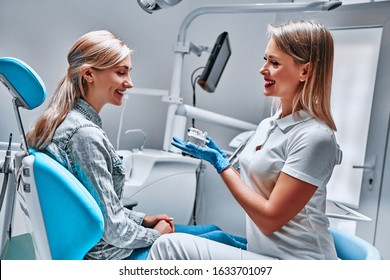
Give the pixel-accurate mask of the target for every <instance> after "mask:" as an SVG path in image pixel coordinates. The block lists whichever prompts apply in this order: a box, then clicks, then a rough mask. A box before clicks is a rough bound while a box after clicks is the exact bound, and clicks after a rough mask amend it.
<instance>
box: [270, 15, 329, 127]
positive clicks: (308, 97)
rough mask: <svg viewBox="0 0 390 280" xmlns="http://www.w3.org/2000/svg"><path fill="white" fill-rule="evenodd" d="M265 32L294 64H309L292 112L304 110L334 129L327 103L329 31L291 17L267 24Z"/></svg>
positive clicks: (318, 24) (313, 22) (319, 24)
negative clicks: (289, 19)
mask: <svg viewBox="0 0 390 280" xmlns="http://www.w3.org/2000/svg"><path fill="white" fill-rule="evenodd" d="M268 32H269V34H270V36H271V38H272V39H273V40H274V41H275V43H276V45H277V46H278V47H279V49H280V50H282V51H283V52H285V53H286V54H288V55H290V56H291V57H292V58H293V59H294V61H295V62H296V63H298V64H301V65H302V64H307V63H308V64H309V69H308V71H309V72H308V76H307V79H306V81H305V82H302V83H301V90H300V92H299V93H298V94H297V95H296V96H295V98H294V101H293V111H292V112H293V114H297V113H298V111H299V110H304V111H307V112H309V113H310V114H311V115H313V116H314V117H315V118H317V119H319V120H322V121H324V122H325V123H326V124H327V125H328V126H329V127H330V128H331V129H333V130H335V131H336V124H335V123H334V121H333V118H332V114H331V103H330V95H331V86H332V75H333V58H334V46H333V38H332V35H331V34H330V32H329V30H328V29H327V28H326V27H324V26H323V25H322V24H321V23H319V22H317V21H314V20H291V21H289V22H287V23H285V24H282V25H278V26H272V25H270V26H269V28H268ZM279 106H280V104H279Z"/></svg>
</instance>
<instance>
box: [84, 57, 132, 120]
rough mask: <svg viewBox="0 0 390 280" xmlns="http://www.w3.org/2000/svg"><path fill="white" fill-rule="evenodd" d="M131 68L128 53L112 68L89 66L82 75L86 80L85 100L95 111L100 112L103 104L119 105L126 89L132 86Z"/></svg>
mask: <svg viewBox="0 0 390 280" xmlns="http://www.w3.org/2000/svg"><path fill="white" fill-rule="evenodd" d="M131 69H132V64H131V57H130V55H129V56H127V57H126V58H125V59H124V60H123V61H121V62H120V63H119V64H118V65H117V66H115V67H113V68H109V69H104V70H99V69H95V68H90V69H89V70H88V71H86V74H85V75H84V78H85V80H86V81H87V92H86V101H87V102H88V103H89V104H91V106H92V107H94V109H95V110H96V111H97V112H100V110H101V109H102V108H103V106H104V105H105V104H113V105H117V106H119V105H121V104H122V98H123V96H124V92H125V91H126V89H128V88H132V87H133V83H132V80H131V77H130V72H131Z"/></svg>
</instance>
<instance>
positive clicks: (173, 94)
mask: <svg viewBox="0 0 390 280" xmlns="http://www.w3.org/2000/svg"><path fill="white" fill-rule="evenodd" d="M341 5H342V2H341V1H334V0H331V1H322V2H312V3H257V4H236V5H220V6H204V7H199V8H197V9H195V10H193V11H192V12H190V13H189V14H188V15H187V16H186V17H185V18H184V20H183V22H182V24H181V26H180V30H179V36H178V39H177V42H176V47H175V49H174V52H175V60H174V65H173V75H172V81H171V88H170V91H169V96H167V97H164V98H163V101H164V102H167V103H169V107H168V112H167V120H166V126H165V135H164V144H163V150H165V151H173V152H175V151H176V152H179V151H178V150H179V149H177V148H175V147H173V146H172V145H171V140H172V137H173V136H177V137H179V138H181V139H183V138H184V131H185V125H186V122H185V120H181V119H182V118H185V117H183V115H179V116H178V115H177V114H176V111H177V109H178V107H179V106H180V105H182V103H183V101H182V98H181V97H180V83H181V76H182V68H183V62H184V55H185V54H188V53H189V52H190V51H189V50H190V48H189V47H188V44H186V32H187V29H188V27H189V25H190V24H191V22H192V21H193V20H194V19H195V18H196V17H198V16H200V15H204V14H227V13H230V14H233V13H276V12H315V11H317V12H321V11H330V10H333V9H336V8H338V7H340V6H341ZM195 109H197V108H194V110H195ZM223 117H224V116H221V118H223ZM221 118H220V119H221ZM208 121H209V122H211V123H213V122H214V119H212V118H211V119H208ZM239 129H241V128H239ZM244 130H245V129H244ZM249 130H251V129H249Z"/></svg>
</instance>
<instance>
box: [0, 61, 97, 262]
mask: <svg viewBox="0 0 390 280" xmlns="http://www.w3.org/2000/svg"><path fill="white" fill-rule="evenodd" d="M0 81H1V82H2V83H3V84H4V85H5V86H6V87H7V88H8V90H9V91H10V93H11V94H12V96H13V106H14V111H15V114H16V118H17V123H18V126H19V132H20V134H21V136H22V141H23V145H24V147H23V148H24V151H22V152H19V153H18V154H17V155H15V164H14V170H13V173H14V174H15V176H16V181H17V182H18V185H17V191H16V192H17V194H16V197H17V200H18V202H19V204H18V203H9V204H10V205H14V204H15V206H17V205H19V206H20V207H21V209H22V212H23V213H24V215H25V217H24V218H25V221H26V223H27V224H28V226H27V228H29V229H31V236H30V237H31V238H30V240H32V243H33V246H34V250H35V252H34V257H35V259H62V260H63V259H69V260H78V259H83V258H84V256H85V254H86V253H87V252H88V250H90V249H91V248H92V247H93V246H94V245H95V244H96V243H97V242H98V241H99V240H100V239H101V237H102V235H103V230H104V219H103V214H102V212H101V210H100V208H99V206H98V204H97V202H96V201H95V199H94V198H93V197H92V196H91V194H90V193H89V192H88V191H87V189H86V188H85V187H84V186H83V185H82V184H81V183H80V182H79V181H78V180H77V179H76V177H74V176H73V174H71V173H70V172H69V171H68V170H67V169H66V168H64V167H63V166H62V165H61V164H59V163H58V162H57V161H55V160H54V159H52V158H51V157H49V156H48V155H46V154H45V153H42V152H39V151H35V150H33V149H29V148H28V145H27V142H26V139H25V133H24V129H23V124H22V121H21V117H20V113H19V107H22V108H24V109H27V110H33V109H35V108H36V107H38V106H40V105H41V104H42V103H43V102H44V100H45V97H46V90H45V86H44V84H43V82H42V81H41V79H40V77H39V76H38V75H37V74H36V73H35V72H34V70H33V69H31V68H30V67H29V66H28V65H26V64H25V63H24V62H23V61H20V60H18V59H15V58H11V57H2V58H0ZM11 212H13V211H11ZM9 238H10V239H12V237H9ZM5 247H6V246H5ZM18 249H23V248H16V249H14V250H18ZM2 258H3V255H2ZM6 258H7V256H6V255H5V256H4V259H6Z"/></svg>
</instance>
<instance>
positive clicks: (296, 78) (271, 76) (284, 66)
mask: <svg viewBox="0 0 390 280" xmlns="http://www.w3.org/2000/svg"><path fill="white" fill-rule="evenodd" d="M264 59H265V63H264V65H263V67H262V68H261V69H260V74H261V75H263V76H264V81H265V83H264V95H265V96H273V97H279V98H280V99H281V101H282V103H283V102H292V100H293V98H294V96H295V94H296V93H297V92H298V91H299V90H300V88H301V87H300V84H301V82H302V81H301V80H302V73H303V72H304V67H305V65H299V64H297V63H296V62H295V61H294V59H293V58H292V56H290V55H288V54H286V53H285V52H283V51H282V50H280V49H279V47H278V46H277V45H276V43H275V41H274V40H273V39H271V40H270V41H269V42H268V44H267V48H266V51H265V56H264Z"/></svg>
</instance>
